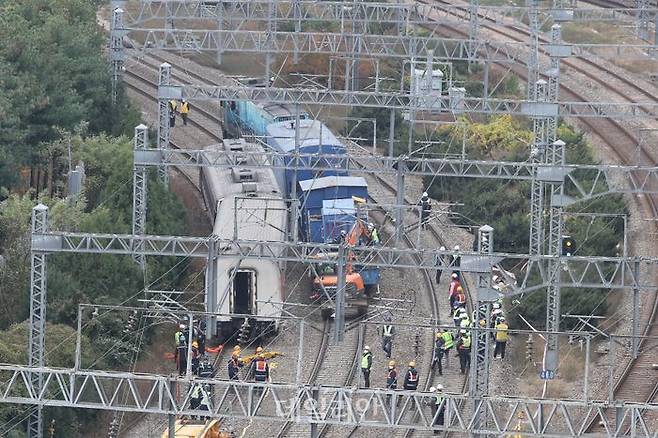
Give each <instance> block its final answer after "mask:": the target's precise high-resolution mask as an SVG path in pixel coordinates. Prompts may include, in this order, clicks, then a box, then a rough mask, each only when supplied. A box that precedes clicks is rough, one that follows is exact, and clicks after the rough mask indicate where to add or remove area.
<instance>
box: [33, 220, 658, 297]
mask: <svg viewBox="0 0 658 438" xmlns="http://www.w3.org/2000/svg"><path fill="white" fill-rule="evenodd" d="M32 242H33V250H34V251H36V252H47V253H79V254H124V255H132V254H133V253H134V248H137V247H143V248H144V249H143V253H144V255H146V256H171V257H200V258H207V257H208V253H209V238H202V237H182V236H149V235H143V236H133V235H122V234H90V233H64V232H47V233H42V234H39V233H35V234H33V238H32ZM215 242H216V247H215V248H216V249H215V251H216V256H217V257H218V258H226V257H230V258H235V257H239V258H240V257H242V258H251V259H264V260H277V261H291V262H300V263H309V264H316V265H317V264H322V263H337V262H338V259H337V257H336V249H337V245H334V244H323V243H315V242H314V243H305V242H296V243H292V242H279V241H276V242H275V241H272V242H269V241H255V240H232V239H215ZM142 244H143V246H142ZM229 249H230V251H232V252H231V253H230V254H229V253H227V251H228V250H229ZM350 251H351V252H352V253H353V255H354V257H355V259H357V260H359V261H360V262H359V263H360V265H362V266H379V267H396V268H406V269H430V270H435V269H442V270H453V269H454V266H452V265H450V264H444V265H442V266H440V267H439V268H437V266H436V260H437V257H439V256H447V255H451V254H453V253H452V252H449V251H440V250H431V249H423V250H415V249H407V248H392V247H371V246H356V247H351V249H350ZM281 254H282V255H281ZM459 255H460V258H461V268H460V269H461V270H462V271H464V272H471V271H472V270H471V269H470V268H469V266H470V265H469V264H471V263H474V264H476V265H475V266H476V267H477V269H478V270H479V269H482V267H481V265H482V257H481V256H480V255H479V254H478V253H473V252H470V251H461V252H459ZM416 256H420V259H418V258H417V257H416ZM320 258H321V259H320ZM506 259H507V260H509V261H510V262H517V263H518V262H520V261H529V262H530V263H531V264H537V263H547V262H549V261H550V260H553V259H554V256H550V255H537V256H529V255H527V254H513V253H493V254H492V255H491V257H489V258H487V260H488V261H487V263H491V264H492V265H491V268H493V267H494V266H495V263H499V262H500V261H502V260H506ZM636 262H639V263H640V265H641V270H642V273H643V274H644V273H646V272H648V273H650V272H653V271H655V270H657V269H658V258H654V257H591V256H586V257H585V256H572V257H569V258H568V259H567V260H564V259H563V260H562V270H563V275H562V280H561V281H562V287H598V288H604V289H624V288H637V289H638V290H643V291H644V290H650V289H655V288H658V284H654V283H655V281H653V280H651V276H650V275H643V276H642V281H640V279H639V278H636V277H635V276H634V274H633V272H634V269H635V263H636ZM476 272H479V271H476ZM541 287H545V285H543V284H542V283H540V284H537V285H531V284H528V283H525V280H524V283H522V284H520V285H519V286H518V287H517V288H516V289H515V291H514V293H510V294H508V295H510V296H511V295H513V294H516V293H522V292H527V291H530V290H537V289H539V288H541Z"/></svg>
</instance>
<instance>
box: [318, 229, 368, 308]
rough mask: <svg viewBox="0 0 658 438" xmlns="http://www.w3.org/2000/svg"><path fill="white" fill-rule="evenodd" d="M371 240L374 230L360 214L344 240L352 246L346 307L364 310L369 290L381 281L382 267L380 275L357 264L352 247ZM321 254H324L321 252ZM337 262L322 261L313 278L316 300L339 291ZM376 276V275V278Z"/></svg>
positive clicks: (348, 255)
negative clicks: (371, 229) (373, 273)
mask: <svg viewBox="0 0 658 438" xmlns="http://www.w3.org/2000/svg"><path fill="white" fill-rule="evenodd" d="M369 241H370V231H369V230H368V227H367V226H366V224H365V223H364V221H363V220H362V219H360V218H357V219H356V221H355V222H354V224H352V228H351V229H350V232H349V233H346V234H345V236H344V242H345V244H346V246H347V248H348V253H347V257H346V259H347V260H346V264H345V269H344V273H345V303H346V308H347V309H348V312H349V309H350V308H351V309H355V310H356V313H357V314H359V315H360V314H363V313H365V311H366V310H367V308H368V297H367V295H366V292H367V291H368V290H369V289H370V288H371V286H373V285H375V286H376V285H377V284H378V283H379V270H378V269H376V268H375V269H374V271H376V275H375V276H373V275H369V274H371V272H370V271H372V270H371V269H367V270H366V269H364V268H360V267H358V266H355V265H354V262H355V256H354V253H353V252H352V251H351V250H350V248H354V247H355V246H357V245H359V244H366V243H368V242H369ZM327 256H328V257H331V258H332V259H335V258H336V256H337V253H329V254H327ZM318 258H320V259H321V258H323V257H322V256H319V257H318ZM337 271H338V269H337V266H336V265H335V264H334V263H329V262H328V263H321V264H320V265H319V267H318V269H317V271H316V272H317V276H316V277H315V278H314V279H313V294H312V295H311V299H312V300H316V299H322V297H325V296H326V295H325V291H326V294H328V295H329V296H330V297H331V298H333V297H334V296H335V295H336V291H337V289H338V275H337ZM373 277H376V278H373ZM324 313H325V314H327V313H330V310H329V309H327V311H325V312H324Z"/></svg>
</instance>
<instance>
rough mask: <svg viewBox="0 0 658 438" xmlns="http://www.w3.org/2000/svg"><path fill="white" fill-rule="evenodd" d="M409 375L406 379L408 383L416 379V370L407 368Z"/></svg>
mask: <svg viewBox="0 0 658 438" xmlns="http://www.w3.org/2000/svg"><path fill="white" fill-rule="evenodd" d="M408 373H409V375H408V377H407V381H408V382H409V383H414V382H417V381H418V371H416V370H409V371H408Z"/></svg>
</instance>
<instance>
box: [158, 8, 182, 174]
mask: <svg viewBox="0 0 658 438" xmlns="http://www.w3.org/2000/svg"><path fill="white" fill-rule="evenodd" d="M167 4H168V3H167ZM169 85H171V64H169V63H167V62H164V63H162V64H160V69H159V72H158V148H160V149H169V141H170V136H171V130H170V125H169V119H170V117H171V116H175V115H174V114H171V113H170V111H171V109H170V108H169V101H170V100H176V99H179V98H180V97H181V96H180V95H179V94H180V90H178V91H179V93H175V92H174V93H173V94H172V92H173V91H174V90H175V87H170V86H169ZM158 174H159V176H160V179H161V180H162V181H163V182H164V184H165V186H169V172H168V168H167V166H166V165H163V166H161V167H160V168H158Z"/></svg>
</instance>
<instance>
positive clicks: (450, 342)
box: [441, 331, 455, 350]
mask: <svg viewBox="0 0 658 438" xmlns="http://www.w3.org/2000/svg"><path fill="white" fill-rule="evenodd" d="M441 337H442V338H443V349H444V350H447V349H449V348H452V347H453V346H454V345H455V341H454V339H452V333H450V332H448V331H445V332H443V334H442V335H441Z"/></svg>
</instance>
